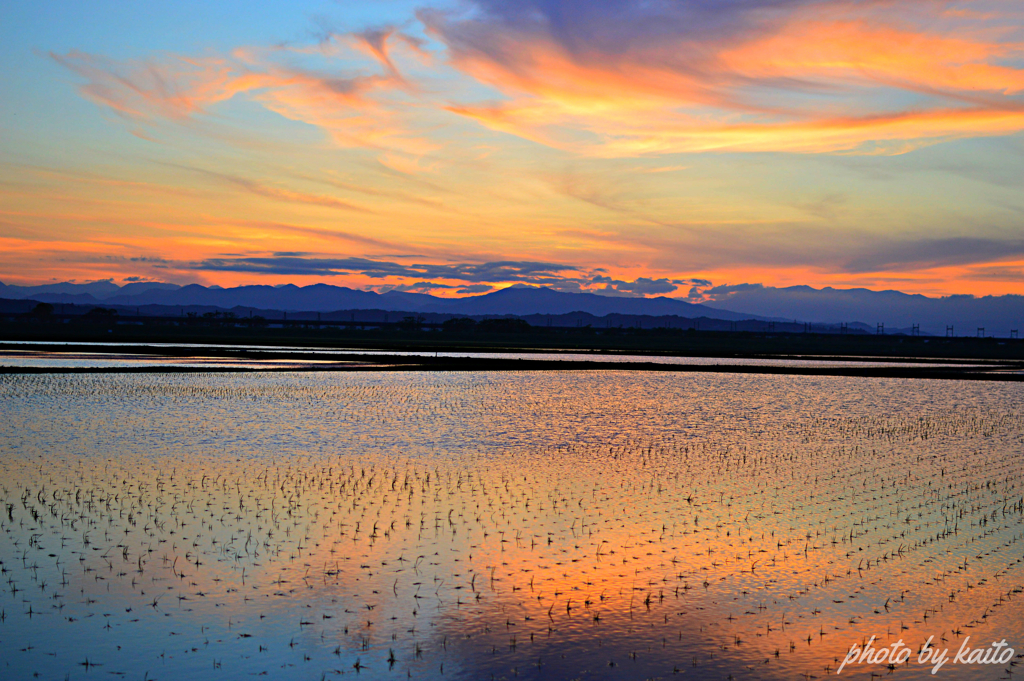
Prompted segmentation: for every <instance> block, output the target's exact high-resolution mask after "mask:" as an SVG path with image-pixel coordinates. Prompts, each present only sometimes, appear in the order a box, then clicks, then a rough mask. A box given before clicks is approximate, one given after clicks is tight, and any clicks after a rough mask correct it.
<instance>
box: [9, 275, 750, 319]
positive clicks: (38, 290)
mask: <svg viewBox="0 0 1024 681" xmlns="http://www.w3.org/2000/svg"><path fill="white" fill-rule="evenodd" d="M0 298H9V299H19V300H20V299H26V298H31V299H32V300H38V301H40V302H46V303H74V304H77V305H88V304H98V305H128V306H142V305H167V306H175V305H179V306H190V305H205V306H211V307H218V308H224V309H231V308H234V307H253V308H261V309H273V310H284V311H307V312H333V311H336V310H388V311H396V312H398V311H400V312H438V313H446V314H454V315H489V314H493V315H504V314H511V315H531V314H554V315H559V314H567V313H570V312H586V313H589V314H592V315H596V316H603V315H607V314H631V315H651V316H659V315H677V316H679V317H688V318H696V317H711V318H714V319H724V320H727V321H736V320H741V319H762V317H759V316H757V315H752V314H737V313H734V312H730V311H729V310H722V309H714V308H710V307H707V306H704V305H698V304H694V303H688V302H685V301H682V300H675V299H674V298H666V297H658V298H626V297H611V296H601V295H597V294H594V293H563V292H561V291H553V290H551V289H548V288H532V287H522V286H513V287H510V288H506V289H501V290H499V291H494V292H492V293H487V294H484V295H479V296H467V297H465V298H439V297H437V296H431V295H428V294H425V293H407V292H401V291H389V292H387V293H377V292H375V291H360V290H358V289H351V288H346V287H344V286H331V285H329V284H312V285H310V286H301V287H300V286H295V285H294V284H285V285H283V286H237V287H234V288H219V287H212V286H211V287H207V286H200V285H199V284H189V285H187V286H177V285H175V284H164V283H148V282H147V283H131V284H126V285H125V286H122V287H119V286H117V285H116V284H113V283H110V282H94V283H89V284H71V283H61V284H47V285H43V286H13V285H6V284H2V283H0Z"/></svg>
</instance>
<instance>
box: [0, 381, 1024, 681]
mask: <svg viewBox="0 0 1024 681" xmlns="http://www.w3.org/2000/svg"><path fill="white" fill-rule="evenodd" d="M1020 398H1021V388H1020V387H1019V386H1017V385H1014V384H997V385H978V384H972V383H952V382H942V383H932V382H923V381H900V380H881V379H850V378H842V379H839V378H807V377H794V376H749V375H748V376H723V375H665V374H632V373H629V372H607V373H589V372H580V373H566V374H555V373H529V372H524V373H518V374H517V373H508V372H503V373H493V374H489V373H475V374H435V373H409V374H369V373H368V374H344V375H339V374H247V375H213V374H208V375H203V374H193V375H187V376H184V375H175V376H159V377H157V376H149V375H113V374H110V375H82V376H66V375H65V376H5V377H0V400H2V403H3V404H4V415H5V420H4V424H3V425H2V426H0V453H2V460H0V480H2V482H0V496H2V499H0V502H2V504H3V506H2V509H0V510H2V519H3V535H2V536H3V537H4V540H3V542H0V560H2V561H3V563H2V565H0V570H2V572H3V575H2V576H3V580H4V581H3V585H4V589H5V590H4V591H3V595H2V596H0V607H2V609H3V613H2V617H0V620H2V622H0V646H2V650H3V656H2V660H3V661H2V663H0V665H2V666H3V668H4V669H5V670H6V671H5V672H4V673H3V676H4V677H5V678H29V677H31V676H32V675H33V674H34V673H37V672H38V673H39V674H41V676H42V677H44V678H64V677H65V675H67V676H68V677H70V678H81V677H84V676H87V675H97V674H99V675H102V676H107V675H108V674H122V673H123V674H126V675H128V676H129V677H131V678H143V677H146V678H149V679H154V678H183V677H185V676H186V675H193V676H194V677H195V678H248V677H249V676H251V675H261V674H262V675H267V676H270V677H273V678H297V677H301V678H321V676H323V677H324V678H332V677H334V676H339V675H342V674H358V675H359V676H360V678H364V677H365V678H399V677H408V676H412V677H416V678H465V679H478V678H491V676H492V675H493V676H494V678H517V677H518V678H535V679H549V678H610V679H635V678H662V677H668V676H671V675H673V674H681V675H688V676H690V677H691V678H727V677H728V676H729V675H730V674H731V675H732V676H733V677H734V678H755V679H761V678H779V679H789V678H798V677H800V676H801V675H807V676H808V677H810V676H816V677H824V676H828V675H830V674H833V673H835V670H836V668H837V663H838V661H841V660H842V659H843V657H844V655H845V654H846V651H847V650H848V649H849V647H850V646H851V645H852V644H854V643H857V642H860V641H861V640H866V639H868V638H870V636H872V635H873V636H876V637H877V639H878V640H879V641H880V642H882V643H884V644H885V645H888V644H890V643H893V642H895V641H897V640H899V639H902V640H904V641H905V642H907V644H908V645H910V646H911V647H912V648H914V649H915V650H916V648H917V646H918V645H919V644H921V643H923V642H924V641H925V640H926V639H927V638H928V637H929V636H935V638H936V640H940V637H941V638H944V639H945V640H946V641H947V642H948V643H944V644H943V645H948V646H949V647H950V648H951V649H952V650H953V651H955V650H956V648H957V647H958V646H959V644H960V641H962V640H963V639H964V638H965V637H967V636H970V637H971V639H972V641H973V642H974V643H975V644H978V645H982V644H983V645H988V644H989V643H991V642H992V641H993V640H1000V639H1003V638H1005V639H1006V640H1007V641H1008V643H1009V644H1010V645H1011V646H1013V647H1015V648H1017V649H1019V650H1020V649H1024V637H1022V636H1021V634H1022V629H1024V626H1022V621H1024V618H1022V617H1021V616H1020V615H1021V612H1022V610H1021V607H1020V600H1019V599H1020V596H1019V594H1020V593H1021V591H1022V588H1024V587H1022V585H1024V578H1022V571H1021V563H1022V561H1024V551H1022V545H1021V544H1020V543H1019V542H1020V539H1021V536H1022V524H1021V521H1022V516H1021V511H1022V503H1024V502H1022V492H1021V484H1022V477H1021V476H1022V472H1024V471H1022V468H1024V465H1022V462H1021V458H1020V453H1021V450H1022V447H1021V445H1022V443H1024V417H1022V415H1021V414H1020V413H1019V412H1018V411H1017V409H1016V405H1018V404H1020V403H1021V399H1020ZM1008 668H1009V667H1008V665H1003V666H992V667H980V666H977V665H975V666H973V667H971V668H969V669H965V668H962V667H961V668H959V669H958V668H953V667H952V666H947V667H946V668H944V669H943V670H942V671H941V672H940V674H941V675H942V676H944V677H948V678H1000V677H1001V676H1003V675H1004V674H1005V670H1006V669H1008ZM889 671H890V670H888V669H886V668H885V666H884V665H883V666H880V667H869V666H867V665H860V666H859V667H858V666H852V667H851V666H848V667H847V668H846V669H845V670H844V672H843V676H844V677H845V676H852V677H854V678H869V677H870V674H871V673H872V672H874V673H876V674H886V673H889ZM929 671H930V669H929V668H927V667H921V666H917V665H913V664H910V665H906V666H901V667H897V668H896V669H895V670H893V672H894V673H895V674H898V675H900V676H902V677H905V678H924V677H925V676H928V675H929V674H928V672H929Z"/></svg>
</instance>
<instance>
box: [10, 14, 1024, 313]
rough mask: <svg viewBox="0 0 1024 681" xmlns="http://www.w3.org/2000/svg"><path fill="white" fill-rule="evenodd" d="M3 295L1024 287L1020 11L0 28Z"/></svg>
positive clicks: (43, 22)
mask: <svg viewBox="0 0 1024 681" xmlns="http://www.w3.org/2000/svg"><path fill="white" fill-rule="evenodd" d="M0 63H2V64H3V65H4V67H5V68H3V69H0V281H3V282H4V283H8V284H42V283H48V282H56V281H77V282H86V281H92V280H100V279H112V280H113V281H115V282H117V283H125V282H129V281H144V280H159V281H169V282H174V283H182V284H184V283H201V284H205V285H214V284H215V285H221V286H236V285H240V284H280V283H285V282H290V283H296V284H299V285H305V284H312V283H319V282H326V283H331V284H336V285H344V286H352V287H355V288H363V289H373V290H378V291H384V290H390V289H398V290H412V291H418V292H426V293H433V294H435V295H442V296H449V295H466V294H473V293H482V292H486V291H489V290H493V289H495V288H501V287H505V286H509V285H512V284H517V283H518V284H535V285H545V286H550V287H552V288H556V289H558V290H563V291H591V292H595V293H604V294H610V295H627V296H628V295H634V296H635V295H669V296H672V297H680V298H687V299H690V300H702V299H707V297H706V293H705V292H707V291H709V290H711V289H712V287H721V286H735V285H741V284H754V283H757V284H764V285H765V286H790V285H798V284H800V285H810V286H815V287H823V286H834V287H837V288H850V287H867V288H871V289H876V290H881V289H895V290H900V291H904V292H908V293H920V294H925V295H929V296H938V295H949V294H973V295H990V294H993V295H997V294H1007V293H1016V294H1024V191H1022V189H1024V180H1022V178H1024V134H1022V131H1024V3H1021V2H1020V1H1019V0H976V1H975V0H968V1H965V2H942V1H939V0H827V1H815V0H677V1H675V2H672V1H669V0H632V1H627V0H573V1H564V2H557V1H554V0H515V1H505V0H460V1H454V2H429V0H424V1H423V2H407V1H405V0H377V1H375V2H365V1H364V2H348V1H347V0H339V1H337V2H331V1H321V2H297V1H294V0H289V1H287V2H285V1H276V0H267V1H264V2H260V3H256V4H253V3H242V2H236V1H234V0H230V1H218V2H215V3H210V2H193V1H191V0H176V1H175V2H173V3H170V2H152V3H125V2H123V1H121V0H107V1H94V0H82V1H81V2H77V3H68V2H65V1H61V2H54V1H52V0H32V1H26V0H9V1H8V2H5V3H2V4H0Z"/></svg>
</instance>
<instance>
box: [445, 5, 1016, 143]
mask: <svg viewBox="0 0 1024 681" xmlns="http://www.w3.org/2000/svg"><path fill="white" fill-rule="evenodd" d="M838 7H839V9H821V8H820V7H812V9H810V10H806V11H798V12H794V13H791V15H790V16H787V17H786V18H785V20H783V21H774V22H772V21H768V22H764V24H763V25H759V26H757V27H756V29H750V30H747V31H738V32H736V34H735V35H729V36H727V37H723V36H719V35H714V34H712V35H710V36H709V37H707V38H701V37H700V36H694V35H692V34H691V35H681V36H680V37H678V39H676V40H672V39H670V38H666V37H665V36H660V37H659V38H658V39H652V40H650V41H647V42H642V41H639V40H636V41H632V42H628V41H624V42H625V44H624V45H623V46H621V48H620V49H617V50H610V49H603V50H602V49H601V47H600V46H599V43H600V41H598V40H588V41H584V40H580V39H576V36H570V37H566V36H565V35H562V34H561V33H559V34H553V33H551V32H548V31H547V29H546V28H538V27H537V26H533V25H532V24H531V25H529V27H528V29H527V28H524V27H523V26H522V25H520V24H513V25H511V26H508V25H502V24H501V23H500V22H497V23H495V24H494V25H492V26H489V25H487V24H486V22H483V21H468V20H467V21H466V22H464V23H459V22H457V21H452V20H450V18H448V17H445V16H443V15H437V14H432V15H428V16H427V21H428V28H430V30H431V31H432V33H433V35H434V36H435V37H437V38H438V39H439V40H442V41H446V42H447V43H448V45H449V47H450V50H451V60H452V64H453V65H454V66H456V67H457V68H459V69H460V70H462V71H463V72H465V73H466V74H468V75H470V76H472V77H473V78H475V79H477V80H479V81H481V82H484V83H487V84H489V85H491V86H493V87H495V88H497V89H498V90H500V91H501V92H502V93H503V94H505V95H506V96H507V98H508V101H503V102H500V103H496V104H491V103H488V104H472V105H468V104H453V105H450V106H449V107H448V110H449V111H452V112H453V113H457V114H460V115H463V116H467V117H469V118H472V119H474V120H476V121H477V122H479V123H481V124H483V125H484V126H486V127H487V128H489V129H492V130H496V131H501V132H506V133H510V134H514V135H517V136H520V137H523V138H525V139H529V140H532V141H535V142H538V143H540V144H545V145H548V146H552V147H556V148H559V149H563V150H566V151H570V152H573V153H577V154H583V155H587V156H594V157H628V156H634V155H644V154H665V153H686V152H702V151H784V152H798V153H833V152H855V153H890V154H891V153H901V152H905V151H908V150H911V149H914V148H917V147H919V146H921V145H923V144H928V143H932V142H934V141H938V140H946V139H954V138H961V137H970V136H986V135H1005V134H1012V133H1015V132H1018V131H1020V130H1024V118H1022V117H1021V111H1022V107H1024V102H1022V101H1020V100H1018V99H1016V98H1015V97H1014V96H1015V95H1017V94H1019V93H1021V92H1022V91H1024V68H1019V67H1017V66H1015V65H1013V64H1014V62H1013V61H1012V60H1014V59H1018V60H1019V58H1020V57H1021V56H1024V45H1020V44H1017V43H1002V42H993V41H992V40H983V39H972V38H970V37H963V36H970V35H974V34H977V35H982V33H980V32H973V33H972V32H971V31H969V30H968V31H964V32H963V33H962V34H961V35H958V36H952V35H949V34H947V33H934V32H929V31H925V30H923V29H916V28H914V27H913V26H912V25H910V24H908V25H897V24H896V23H891V24H885V23H879V22H878V21H877V20H869V19H868V18H866V17H858V16H844V17H842V18H839V19H836V18H825V15H827V14H829V13H831V14H836V13H840V14H842V13H846V14H851V13H853V12H854V11H855V8H851V7H849V6H846V5H840V6H838ZM876 19H877V18H876ZM496 21H497V20H496ZM545 26H546V25H545ZM565 30H566V31H571V30H573V29H572V28H567V29H565ZM1018 63H1019V62H1018ZM908 93H913V95H914V96H915V97H916V98H917V99H916V101H915V102H914V103H913V104H912V105H908V104H907V102H908V101H909V100H908V96H907V95H908Z"/></svg>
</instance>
